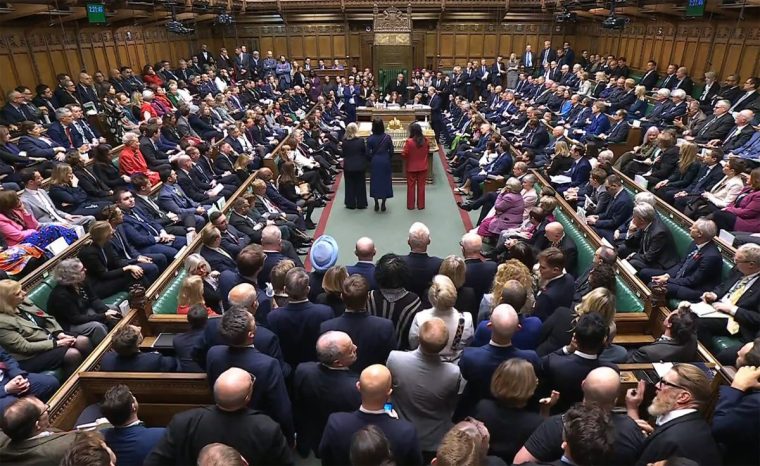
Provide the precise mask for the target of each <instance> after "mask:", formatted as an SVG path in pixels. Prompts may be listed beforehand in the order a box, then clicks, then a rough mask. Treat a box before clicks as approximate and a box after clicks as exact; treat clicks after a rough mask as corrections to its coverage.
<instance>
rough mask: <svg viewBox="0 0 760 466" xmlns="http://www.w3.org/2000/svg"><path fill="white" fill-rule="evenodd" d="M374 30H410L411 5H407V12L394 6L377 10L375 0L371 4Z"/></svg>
mask: <svg viewBox="0 0 760 466" xmlns="http://www.w3.org/2000/svg"><path fill="white" fill-rule="evenodd" d="M373 13H374V14H373V16H374V31H375V32H412V5H411V3H410V4H409V5H408V6H407V12H406V13H404V12H403V11H401V10H399V9H398V8H396V7H395V6H393V5H391V6H390V7H388V8H386V9H385V10H383V12H382V13H380V12H379V9H378V6H377V2H375V4H374V5H373Z"/></svg>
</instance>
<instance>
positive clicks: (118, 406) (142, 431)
mask: <svg viewBox="0 0 760 466" xmlns="http://www.w3.org/2000/svg"><path fill="white" fill-rule="evenodd" d="M138 406H139V405H138V404H137V400H136V399H135V397H134V395H132V392H130V391H129V387H127V386H126V385H124V384H118V385H114V386H112V387H111V388H109V389H108V390H107V391H106V393H105V394H104V395H103V402H102V403H101V404H100V410H101V412H102V413H103V416H104V417H105V418H106V419H108V422H110V423H111V425H112V426H113V427H112V428H111V429H106V430H104V431H103V440H105V442H106V444H107V445H108V446H109V447H110V448H111V450H113V452H114V453H115V454H116V457H117V458H119V462H120V463H123V464H142V463H143V461H144V460H145V457H146V456H148V453H150V451H151V450H152V449H153V447H155V446H156V444H157V443H158V441H159V440H161V438H162V437H163V436H164V433H165V429H164V428H163V427H145V425H144V424H143V423H142V422H140V418H139V417H137V410H138Z"/></svg>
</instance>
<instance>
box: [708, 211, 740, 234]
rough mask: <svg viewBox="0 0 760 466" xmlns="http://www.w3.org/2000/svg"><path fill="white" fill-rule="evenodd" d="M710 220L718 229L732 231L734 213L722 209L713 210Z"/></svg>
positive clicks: (734, 221) (734, 219) (734, 222)
mask: <svg viewBox="0 0 760 466" xmlns="http://www.w3.org/2000/svg"><path fill="white" fill-rule="evenodd" d="M712 220H713V222H715V226H717V227H718V230H726V231H734V226H736V214H733V213H731V212H726V211H724V210H718V211H716V212H714V213H713V214H712Z"/></svg>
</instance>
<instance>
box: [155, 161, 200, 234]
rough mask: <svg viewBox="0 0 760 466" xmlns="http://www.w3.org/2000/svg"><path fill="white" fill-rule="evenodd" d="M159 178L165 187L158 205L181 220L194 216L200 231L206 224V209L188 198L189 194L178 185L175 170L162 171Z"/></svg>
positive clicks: (162, 188) (162, 189)
mask: <svg viewBox="0 0 760 466" xmlns="http://www.w3.org/2000/svg"><path fill="white" fill-rule="evenodd" d="M159 176H160V177H161V182H162V183H163V185H162V186H161V191H160V192H159V193H158V205H159V206H160V207H161V208H162V209H164V210H165V211H167V212H173V213H175V214H177V216H179V217H180V218H184V217H185V216H186V215H194V216H195V228H196V231H200V229H201V228H203V225H204V224H205V223H206V220H205V215H206V207H205V206H202V205H201V204H200V203H198V202H195V201H194V200H192V199H190V198H189V197H187V194H185V192H184V191H182V188H180V187H179V186H178V185H177V174H176V173H175V172H174V170H170V169H164V170H160V171H159Z"/></svg>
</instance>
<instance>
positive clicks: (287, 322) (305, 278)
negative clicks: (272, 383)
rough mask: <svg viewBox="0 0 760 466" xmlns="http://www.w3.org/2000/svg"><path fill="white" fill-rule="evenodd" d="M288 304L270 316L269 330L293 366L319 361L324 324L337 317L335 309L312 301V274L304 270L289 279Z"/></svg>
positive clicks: (299, 268) (291, 275) (287, 281)
mask: <svg viewBox="0 0 760 466" xmlns="http://www.w3.org/2000/svg"><path fill="white" fill-rule="evenodd" d="M285 291H286V292H287V294H288V304H287V305H285V306H284V307H280V308H277V309H275V310H273V311H272V312H270V313H269V316H268V322H269V328H270V329H271V330H272V331H273V332H274V333H275V334H276V335H277V336H278V337H279V338H280V342H281V343H280V344H281V346H282V350H283V355H284V357H285V361H286V362H287V363H288V364H290V365H291V366H292V367H295V366H297V365H298V364H300V363H302V362H306V361H315V360H316V357H317V355H316V349H315V345H316V343H317V338H318V337H319V333H320V331H319V329H320V326H321V324H322V322H324V321H326V320H329V319H332V318H333V317H334V315H333V311H332V309H330V308H329V307H328V306H325V305H323V304H314V303H311V302H309V300H308V299H307V296H308V294H309V274H307V273H306V271H305V270H304V269H303V268H301V267H296V268H294V269H291V270H289V271H288V273H287V275H286V276H285Z"/></svg>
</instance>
